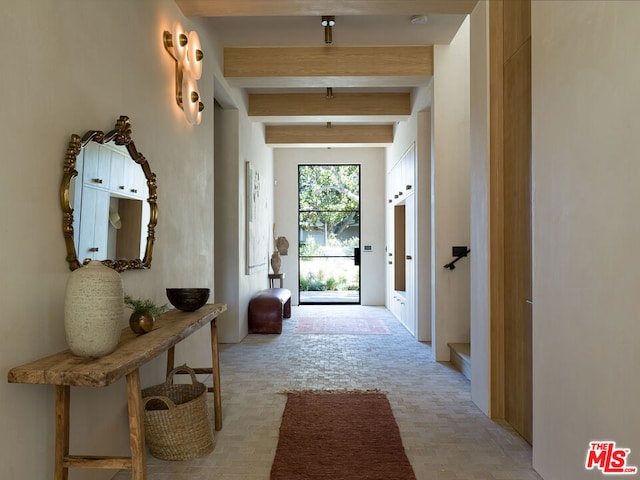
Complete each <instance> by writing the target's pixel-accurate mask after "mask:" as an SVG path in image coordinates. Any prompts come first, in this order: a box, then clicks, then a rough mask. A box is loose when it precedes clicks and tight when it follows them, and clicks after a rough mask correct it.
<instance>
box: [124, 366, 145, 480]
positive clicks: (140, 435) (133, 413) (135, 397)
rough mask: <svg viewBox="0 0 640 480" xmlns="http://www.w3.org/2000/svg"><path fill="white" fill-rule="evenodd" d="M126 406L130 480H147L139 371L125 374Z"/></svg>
mask: <svg viewBox="0 0 640 480" xmlns="http://www.w3.org/2000/svg"><path fill="white" fill-rule="evenodd" d="M127 405H128V406H129V443H130V444H131V480H146V479H147V459H146V452H145V446H144V420H143V413H144V412H143V411H142V396H141V391H140V371H139V370H138V369H137V368H136V369H135V370H133V371H132V372H131V373H129V374H127Z"/></svg>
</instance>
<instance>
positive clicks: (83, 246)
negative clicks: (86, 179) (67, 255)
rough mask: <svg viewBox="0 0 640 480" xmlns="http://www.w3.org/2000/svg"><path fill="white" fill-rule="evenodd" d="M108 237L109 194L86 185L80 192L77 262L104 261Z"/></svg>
mask: <svg viewBox="0 0 640 480" xmlns="http://www.w3.org/2000/svg"><path fill="white" fill-rule="evenodd" d="M108 236H109V192H108V191H106V190H100V189H98V188H94V187H91V186H89V185H86V186H85V187H84V189H83V192H82V209H81V213H80V234H79V241H78V252H77V256H78V260H80V262H83V261H84V260H85V259H86V258H90V259H91V260H105V259H106V258H107V243H108Z"/></svg>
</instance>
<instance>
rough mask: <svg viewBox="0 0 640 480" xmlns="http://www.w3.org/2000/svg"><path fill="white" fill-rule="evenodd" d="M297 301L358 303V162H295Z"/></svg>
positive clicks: (305, 302) (307, 302) (302, 302)
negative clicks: (328, 163) (298, 296)
mask: <svg viewBox="0 0 640 480" xmlns="http://www.w3.org/2000/svg"><path fill="white" fill-rule="evenodd" d="M298 226H299V235H298V251H299V279H300V282H299V294H300V304H319V303H323V304H326V303H334V304H335V303H355V304H359V303H360V166H359V165H299V167H298Z"/></svg>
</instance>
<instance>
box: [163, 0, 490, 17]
mask: <svg viewBox="0 0 640 480" xmlns="http://www.w3.org/2000/svg"><path fill="white" fill-rule="evenodd" d="M176 3H177V4H178V6H179V7H180V10H182V13H183V14H184V15H185V16H187V17H268V16H277V17H280V16H282V17H289V16H319V15H427V14H453V15H464V14H469V13H471V12H472V11H473V9H474V8H475V6H476V4H477V3H478V0H393V1H389V0H323V1H318V0H176Z"/></svg>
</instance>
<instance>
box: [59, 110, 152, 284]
mask: <svg viewBox="0 0 640 480" xmlns="http://www.w3.org/2000/svg"><path fill="white" fill-rule="evenodd" d="M89 142H96V143H100V144H105V143H109V142H113V143H115V144H116V145H121V146H124V147H125V148H126V150H127V152H128V153H129V156H130V157H131V159H132V160H133V161H134V162H136V163H137V164H138V165H140V167H141V168H142V171H143V172H144V176H145V178H146V179H147V187H148V189H149V196H148V198H147V203H148V204H149V224H148V226H147V242H146V248H145V253H144V258H142V259H139V258H136V259H114V260H101V262H102V263H103V264H104V265H106V266H107V267H110V268H113V269H114V270H116V271H118V272H123V271H125V270H146V269H148V268H150V267H151V257H152V255H153V243H154V241H155V228H156V225H157V223H158V202H157V200H158V195H157V185H156V174H155V173H153V172H152V171H151V167H149V162H147V159H146V158H145V157H144V155H142V154H141V153H140V152H138V150H137V148H136V145H135V143H134V141H133V140H132V139H131V122H130V121H129V117H126V116H124V115H123V116H121V117H120V118H118V120H117V121H116V124H115V128H114V129H113V130H111V131H110V132H108V133H104V132H102V131H100V130H89V131H87V133H85V134H84V135H83V136H82V137H80V136H79V135H76V134H72V135H71V139H70V140H69V146H68V148H67V153H66V155H65V158H64V167H63V176H62V183H61V185H60V204H61V206H62V233H63V235H64V240H65V244H66V247H67V258H66V260H67V262H68V263H69V268H70V269H71V270H76V269H77V268H80V267H82V266H83V265H86V264H87V263H88V260H85V261H84V262H83V263H81V262H80V261H79V260H78V254H77V251H76V245H75V243H74V238H73V237H74V230H73V221H74V219H73V208H72V207H71V204H70V198H69V197H70V194H69V189H70V186H71V181H72V180H73V178H74V177H76V176H77V175H78V171H77V170H76V162H77V158H78V155H80V152H81V151H82V148H83V147H84V146H86V145H87V144H88V143H89Z"/></svg>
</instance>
